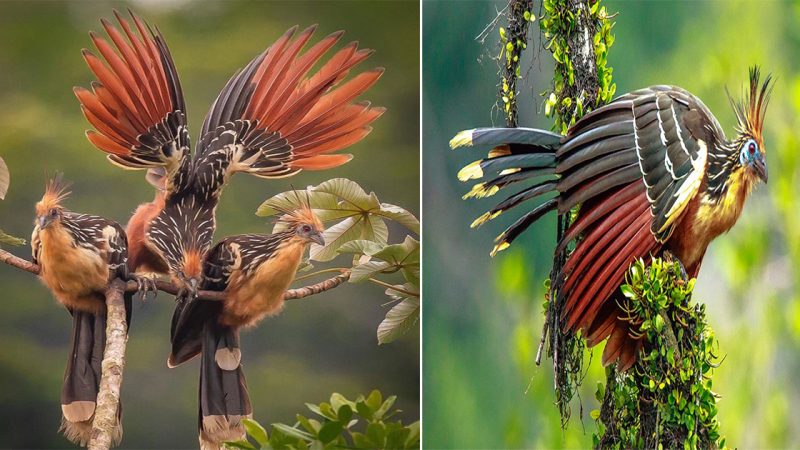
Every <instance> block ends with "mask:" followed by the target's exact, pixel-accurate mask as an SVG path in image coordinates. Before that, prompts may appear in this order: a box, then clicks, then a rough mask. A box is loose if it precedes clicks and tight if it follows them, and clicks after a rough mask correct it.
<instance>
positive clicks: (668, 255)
mask: <svg viewBox="0 0 800 450" xmlns="http://www.w3.org/2000/svg"><path fill="white" fill-rule="evenodd" d="M664 259H666V260H667V261H669V262H676V263H678V267H680V269H681V278H683V281H688V280H689V274H688V273H687V272H686V267H684V266H683V261H681V260H680V258H678V257H677V256H675V255H674V254H672V252H671V251H669V250H664Z"/></svg>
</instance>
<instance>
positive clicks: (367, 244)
mask: <svg viewBox="0 0 800 450" xmlns="http://www.w3.org/2000/svg"><path fill="white" fill-rule="evenodd" d="M383 247H384V246H383V245H380V244H378V243H377V242H372V241H368V240H365V239H357V240H355V241H350V242H347V243H345V244H344V245H342V246H341V247H339V253H354V254H356V255H367V256H372V255H374V254H375V253H378V252H379V251H381V250H382V249H383Z"/></svg>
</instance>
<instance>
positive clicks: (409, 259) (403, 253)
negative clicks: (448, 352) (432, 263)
mask: <svg viewBox="0 0 800 450" xmlns="http://www.w3.org/2000/svg"><path fill="white" fill-rule="evenodd" d="M372 257H374V258H377V259H381V260H383V261H388V262H390V263H392V264H393V265H396V266H407V265H414V264H417V265H418V264H419V241H417V240H416V239H414V238H412V237H411V236H406V238H405V240H403V243H402V244H392V245H387V246H386V247H384V248H383V249H382V250H380V251H379V252H376V253H374V254H372Z"/></svg>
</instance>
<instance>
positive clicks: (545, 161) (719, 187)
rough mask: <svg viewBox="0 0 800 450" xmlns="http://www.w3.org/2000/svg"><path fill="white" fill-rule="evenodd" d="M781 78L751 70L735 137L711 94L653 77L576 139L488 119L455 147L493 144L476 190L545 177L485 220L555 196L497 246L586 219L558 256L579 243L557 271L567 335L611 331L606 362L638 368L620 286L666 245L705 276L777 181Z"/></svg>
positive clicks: (592, 117)
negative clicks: (773, 101)
mask: <svg viewBox="0 0 800 450" xmlns="http://www.w3.org/2000/svg"><path fill="white" fill-rule="evenodd" d="M770 93H771V85H770V77H767V79H766V81H764V82H763V84H762V83H760V81H759V70H758V68H757V67H756V68H753V69H751V70H750V89H749V95H747V97H746V98H745V99H744V100H743V101H741V102H735V101H734V100H733V99H731V104H732V106H733V107H734V110H735V112H736V115H737V118H738V128H737V130H736V136H735V137H734V138H733V139H732V140H729V139H727V138H726V137H725V134H724V132H723V131H722V127H721V126H720V124H719V122H718V121H717V119H716V118H715V117H714V115H713V114H711V111H709V110H708V108H707V107H706V106H705V105H704V104H703V102H702V101H700V99H699V98H697V97H695V96H694V95H692V94H690V93H689V92H687V91H686V90H684V89H681V88H679V87H675V86H653V87H649V88H646V89H642V90H638V91H635V92H631V93H629V94H626V95H623V96H621V97H619V98H617V99H616V100H614V101H613V102H611V103H610V104H608V105H605V106H602V107H600V108H598V109H596V110H594V111H592V112H591V113H589V114H587V115H586V116H585V117H583V118H582V119H581V120H579V121H578V122H577V123H575V125H573V126H572V127H571V128H570V129H569V130H568V131H567V134H566V136H561V135H558V134H554V133H550V132H548V131H543V130H537V129H530V128H507V129H504V128H478V129H474V130H466V131H462V132H461V133H459V134H458V135H457V136H456V137H454V138H453V139H452V140H451V142H450V145H451V147H453V148H456V147H462V146H481V147H484V146H485V147H491V148H492V150H491V151H490V152H489V155H488V157H487V158H486V159H482V160H479V161H475V162H474V163H472V164H469V165H468V166H466V167H464V168H463V169H462V170H461V171H460V172H459V174H458V176H459V178H460V179H461V180H462V181H467V180H470V179H485V180H487V181H484V182H481V183H478V184H476V185H475V186H474V187H473V188H472V190H471V191H470V192H469V193H467V194H466V195H465V196H464V198H468V197H478V198H481V197H488V196H490V195H494V194H495V193H497V192H498V191H499V190H501V189H503V188H506V187H509V186H511V185H519V183H521V182H525V181H530V180H538V181H537V182H536V183H533V184H532V185H529V186H528V187H525V188H523V189H521V190H520V191H519V192H517V193H515V194H513V195H511V196H509V197H508V198H506V199H505V200H503V201H502V202H500V203H499V204H498V205H497V206H495V207H494V208H492V209H491V210H489V211H488V212H486V213H485V214H483V215H482V216H480V217H479V218H478V219H476V220H475V222H473V224H472V226H473V227H476V226H479V225H481V224H483V223H484V222H486V221H488V220H491V219H494V218H495V217H497V216H499V215H500V214H501V213H503V212H505V211H507V210H509V209H511V208H513V207H515V206H518V205H521V204H523V203H525V202H526V201H528V200H531V199H534V198H537V197H540V196H543V195H546V194H549V193H553V194H555V196H553V198H551V199H549V200H546V201H545V202H543V203H541V204H540V205H539V206H536V207H535V208H532V209H530V210H529V211H528V212H527V213H525V215H524V216H522V217H521V218H520V219H519V220H517V221H516V222H515V223H514V224H512V225H511V226H510V227H508V228H507V229H506V230H505V231H504V232H503V233H502V234H501V235H500V236H498V237H497V239H496V245H495V247H494V249H493V250H492V255H494V254H495V253H496V252H497V251H499V250H503V249H505V248H507V247H508V246H509V245H510V244H511V243H512V242H513V241H514V239H516V238H517V237H518V236H519V235H520V233H522V232H523V231H525V229H527V228H528V227H529V226H530V225H531V224H532V223H533V222H535V221H537V220H538V219H540V218H541V217H542V216H544V215H545V214H546V213H548V212H550V211H553V210H555V211H557V212H558V214H567V213H569V212H570V211H574V210H575V208H577V207H579V208H580V209H579V212H578V215H577V219H575V220H574V221H573V222H572V223H571V224H570V226H569V228H568V229H567V230H566V232H565V234H564V236H563V238H562V239H561V240H560V242H558V244H557V248H556V254H559V253H561V251H562V250H564V249H567V248H568V247H567V246H568V245H569V244H570V243H573V242H574V243H575V248H574V251H572V253H571V254H570V256H569V258H568V259H567V261H566V263H565V264H564V266H563V267H562V268H561V270H559V271H558V273H556V274H555V275H554V276H555V279H554V280H553V282H554V283H556V284H555V286H560V289H559V290H558V298H557V299H556V301H558V302H561V303H560V305H563V306H561V308H563V309H562V311H563V314H562V315H561V317H560V319H561V326H562V329H563V330H564V331H566V332H577V331H578V330H580V331H581V334H582V336H583V337H585V339H586V341H587V343H588V344H589V345H590V346H593V345H596V344H598V343H600V342H602V341H603V340H605V339H607V338H608V342H607V343H606V346H605V350H604V351H603V363H604V364H609V363H611V362H613V361H616V360H618V361H619V364H618V367H619V368H620V369H621V370H626V369H628V368H629V367H631V366H632V365H633V364H634V362H635V361H636V358H637V354H638V350H639V349H640V348H641V346H642V342H640V340H637V339H635V338H634V337H633V335H632V334H631V333H630V329H631V326H632V324H631V323H630V322H629V321H626V320H625V319H623V318H622V316H623V314H622V313H621V311H620V309H619V303H618V302H619V301H620V300H621V299H622V293H621V291H620V289H619V286H620V284H622V283H623V282H624V278H625V273H626V271H627V270H628V267H629V265H630V264H631V263H632V262H633V261H634V260H635V259H637V258H642V259H644V260H645V261H648V260H649V259H650V258H652V257H654V256H658V255H660V254H662V253H663V252H665V251H668V252H670V253H671V254H672V255H674V256H675V257H677V258H678V259H679V261H680V262H681V263H682V264H683V267H684V268H685V270H686V271H687V273H688V274H689V275H690V276H691V277H695V276H697V273H698V271H699V269H700V264H701V262H702V259H703V255H704V254H705V252H706V249H707V248H708V245H709V243H710V242H711V241H712V240H713V239H714V238H715V237H717V236H719V235H720V234H722V233H725V232H727V231H728V230H729V229H730V228H731V227H732V226H733V224H734V223H735V222H736V220H737V219H738V218H739V215H740V214H741V212H742V207H743V206H744V202H745V199H746V198H747V197H748V195H749V194H750V192H751V190H752V189H753V187H754V186H755V185H756V184H757V183H758V181H759V180H761V181H763V182H765V183H766V181H767V165H766V161H765V155H766V150H765V148H764V141H763V135H762V130H763V125H764V115H765V112H766V108H767V103H768V101H769V96H770Z"/></svg>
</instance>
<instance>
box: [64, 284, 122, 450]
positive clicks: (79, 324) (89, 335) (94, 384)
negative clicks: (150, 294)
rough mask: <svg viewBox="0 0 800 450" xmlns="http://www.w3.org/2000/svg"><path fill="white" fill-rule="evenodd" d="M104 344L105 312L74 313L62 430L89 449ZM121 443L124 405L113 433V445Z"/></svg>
mask: <svg viewBox="0 0 800 450" xmlns="http://www.w3.org/2000/svg"><path fill="white" fill-rule="evenodd" d="M126 307H127V310H128V311H130V295H126ZM128 323H130V316H128ZM105 345H106V315H105V310H103V311H100V312H99V313H98V314H94V313H91V312H85V311H73V312H72V339H71V342H70V353H69V359H68V360H67V369H66V371H65V373H64V384H63V386H62V388H61V413H62V419H61V428H60V431H61V432H62V433H64V436H65V437H66V438H67V439H69V440H70V441H72V442H74V443H75V444H78V445H80V446H86V445H87V444H88V443H89V439H90V438H91V434H92V420H93V419H94V412H95V407H96V406H97V394H98V392H99V390H100V378H101V371H102V367H101V365H102V361H103V352H104V350H105ZM121 440H122V404H120V406H119V409H118V410H117V423H116V425H115V426H114V429H113V431H112V442H113V445H117V444H119V442H120V441H121Z"/></svg>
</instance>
